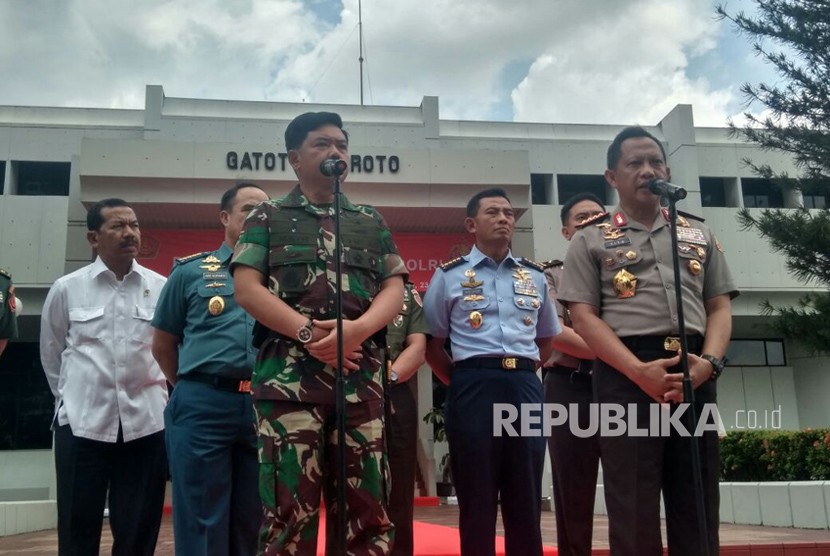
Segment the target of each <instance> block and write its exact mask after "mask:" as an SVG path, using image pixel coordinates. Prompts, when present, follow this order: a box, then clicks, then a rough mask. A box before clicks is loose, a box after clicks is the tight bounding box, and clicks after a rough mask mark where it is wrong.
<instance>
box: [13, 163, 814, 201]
mask: <svg viewBox="0 0 830 556" xmlns="http://www.w3.org/2000/svg"><path fill="white" fill-rule="evenodd" d="M69 169H70V164H69V162H23V161H13V162H12V163H11V170H12V171H11V183H13V184H15V186H14V187H13V191H10V193H12V194H14V195H63V196H66V195H69ZM5 176H6V162H5V161H0V195H1V194H3V192H4V187H5V183H4V182H5ZM553 189H554V187H553V174H531V175H530V190H531V197H532V202H533V204H534V205H552V204H554V198H553ZM556 189H557V197H556V200H557V201H558V204H562V203H564V202H565V201H567V200H568V199H569V198H570V197H572V196H574V195H576V194H578V193H593V194H594V195H596V196H597V197H598V198H599V199H601V200H602V202H603V203H604V204H606V205H610V204H612V203H611V202H609V201H610V199H609V198H610V191H609V187H608V184H607V183H606V182H605V178H604V177H603V176H601V175H600V176H596V175H582V174H559V175H557V176H556ZM740 194H741V196H742V197H743V199H742V200H743V203H742V204H741V203H739V201H738V180H737V178H712V177H702V178H700V195H701V201H702V204H703V206H704V207H738V206H744V207H748V208H794V206H787V205H788V203H786V202H785V199H784V194H783V193H782V191H781V190H780V189H779V188H777V187H775V185H773V183H772V182H771V181H770V180H767V179H762V178H742V179H741V183H740ZM802 202H803V205H804V207H805V208H816V209H823V208H827V206H828V202H827V198H826V197H825V196H823V195H804V196H803V199H802Z"/></svg>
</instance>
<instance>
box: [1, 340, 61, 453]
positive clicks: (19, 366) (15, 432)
mask: <svg viewBox="0 0 830 556" xmlns="http://www.w3.org/2000/svg"><path fill="white" fill-rule="evenodd" d="M0 383H2V384H3V388H0V450H36V449H49V448H51V447H52V431H51V430H49V427H50V426H51V424H52V414H53V412H54V410H55V399H54V398H53V397H52V392H51V390H49V383H47V382H46V376H45V375H44V374H43V367H42V366H41V364H40V348H39V346H38V344H37V342H9V344H8V345H7V346H6V350H5V351H4V352H3V356H2V357H0Z"/></svg>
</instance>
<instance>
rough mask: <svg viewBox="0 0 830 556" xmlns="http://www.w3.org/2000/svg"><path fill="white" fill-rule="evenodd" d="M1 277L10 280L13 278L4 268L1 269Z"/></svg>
mask: <svg viewBox="0 0 830 556" xmlns="http://www.w3.org/2000/svg"><path fill="white" fill-rule="evenodd" d="M0 275H2V276H5V277H6V278H8V279H9V280H11V278H12V275H11V274H9V271H8V270H3V269H2V268H0Z"/></svg>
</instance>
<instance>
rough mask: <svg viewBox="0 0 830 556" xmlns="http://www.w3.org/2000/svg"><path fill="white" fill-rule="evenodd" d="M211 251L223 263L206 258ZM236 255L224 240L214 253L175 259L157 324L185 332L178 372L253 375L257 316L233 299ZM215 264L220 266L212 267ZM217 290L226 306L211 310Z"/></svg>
mask: <svg viewBox="0 0 830 556" xmlns="http://www.w3.org/2000/svg"><path fill="white" fill-rule="evenodd" d="M210 255H212V256H213V257H215V258H216V259H218V260H219V263H208V262H205V259H206V258H207V257H208V256H210ZM232 255H233V250H232V249H231V248H230V247H228V246H227V245H225V244H224V243H223V244H222V246H221V247H220V248H219V249H217V250H216V251H213V252H212V253H203V254H201V255H200V256H198V257H193V258H186V259H185V260H184V262H177V263H176V265H175V266H174V267H173V271H172V272H171V273H170V277H169V278H168V279H167V283H166V284H165V285H164V289H163V290H162V292H161V295H160V296H159V300H158V304H157V305H156V312H155V315H154V316H153V326H154V327H155V328H158V329H159V330H163V331H165V332H167V333H169V334H172V335H174V336H178V337H179V338H181V341H182V343H181V344H180V345H179V370H178V376H183V375H186V374H187V373H189V372H192V371H197V372H200V373H206V374H211V375H218V376H223V377H227V378H237V379H240V380H247V379H250V378H251V371H252V369H253V368H254V361H256V353H257V350H256V349H254V348H253V347H252V346H251V337H252V334H253V327H254V319H253V317H251V316H250V315H249V314H248V313H246V312H245V310H244V309H243V308H242V307H240V306H239V305H237V303H236V300H235V299H234V296H233V276H232V275H231V273H230V272H228V264H229V263H230V260H231V256H232ZM214 265H215V266H218V268H210V267H211V266H214ZM217 296H218V297H221V298H222V302H223V304H224V306H223V307H222V310H221V312H219V313H217V314H211V311H210V302H211V299H213V298H214V297H217ZM216 306H217V305H214V307H216Z"/></svg>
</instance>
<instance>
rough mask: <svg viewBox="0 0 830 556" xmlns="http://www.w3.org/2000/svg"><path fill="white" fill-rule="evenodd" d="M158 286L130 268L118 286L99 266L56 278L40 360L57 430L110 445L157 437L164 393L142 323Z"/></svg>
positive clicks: (158, 280)
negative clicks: (62, 428) (66, 427)
mask: <svg viewBox="0 0 830 556" xmlns="http://www.w3.org/2000/svg"><path fill="white" fill-rule="evenodd" d="M165 280H166V279H165V278H164V277H163V276H162V275H160V274H158V273H156V272H153V271H152V270H150V269H147V268H144V267H143V266H141V265H139V264H138V263H137V262H135V261H133V264H132V269H131V270H130V273H129V274H127V275H126V276H124V279H123V280H122V281H120V282H119V281H118V279H117V278H116V277H115V274H114V273H113V272H112V271H111V270H109V269H108V268H107V266H106V265H105V264H104V262H103V261H102V260H101V258H100V257H99V258H97V259H95V262H93V263H92V264H90V265H87V266H85V267H83V268H81V269H79V270H76V271H75V272H72V273H71V274H67V275H66V276H63V277H61V278H58V279H57V280H56V281H55V283H54V285H53V286H52V289H51V290H49V295H47V296H46V302H45V303H44V305H43V315H42V316H41V323H40V359H41V362H42V363H43V370H44V372H45V373H46V379H47V380H48V381H49V387H50V388H51V389H52V394H53V395H54V396H55V411H56V413H57V419H58V424H60V425H65V424H67V423H69V425H70V426H71V427H72V434H73V435H75V436H79V437H83V438H89V439H92V440H99V441H103V442H115V441H116V439H117V438H118V424H119V422H120V423H121V428H122V431H123V435H124V441H125V442H129V441H130V440H135V439H137V438H142V437H144V436H148V435H150V434H153V433H155V432H158V431H160V430H163V429H164V416H163V412H164V406H165V404H166V403H167V385H166V382H165V379H164V375H163V374H162V372H161V369H160V368H159V366H158V363H156V361H155V359H153V355H152V351H151V344H152V340H153V329H152V328H151V327H150V321H151V320H152V319H153V312H154V311H155V308H156V302H157V300H158V296H159V293H161V288H162V286H164V282H165Z"/></svg>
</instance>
